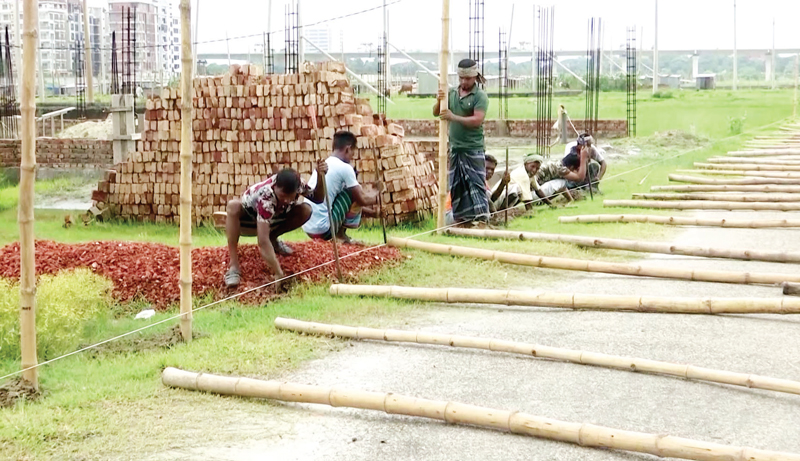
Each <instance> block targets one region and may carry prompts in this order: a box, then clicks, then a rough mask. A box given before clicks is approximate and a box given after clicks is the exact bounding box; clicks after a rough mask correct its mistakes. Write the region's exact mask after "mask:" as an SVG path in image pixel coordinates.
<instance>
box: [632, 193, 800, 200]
mask: <svg viewBox="0 0 800 461" xmlns="http://www.w3.org/2000/svg"><path fill="white" fill-rule="evenodd" d="M631 195H632V196H633V197H634V198H637V199H644V200H711V201H722V202H724V201H728V202H800V194H772V193H751V194H736V193H730V192H729V193H723V194H648V193H644V194H631Z"/></svg>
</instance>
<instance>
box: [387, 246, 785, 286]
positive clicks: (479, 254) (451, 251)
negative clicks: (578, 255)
mask: <svg viewBox="0 0 800 461" xmlns="http://www.w3.org/2000/svg"><path fill="white" fill-rule="evenodd" d="M388 244H389V245H390V246H394V247H398V248H415V249H417V250H423V251H427V252H430V253H436V254H445V255H452V256H464V257H468V258H478V259H485V260H488V261H498V262H501V263H507V264H518V265H521V266H532V267H544V268H549V269H561V270H572V271H586V272H601V273H606V274H619V275H634V276H640V277H660V278H668V279H678V280H693V281H703V282H721V283H740V284H767V285H780V284H781V283H783V282H798V281H800V275H799V274H788V273H786V274H780V273H758V272H734V271H715V270H701V269H697V270H693V269H683V268H675V267H660V266H642V265H636V264H623V263H611V262H606V261H587V260H583V259H570V258H554V257H549V256H538V255H528V254H520V253H509V252H505V251H492V250H484V249H481V248H472V247H461V246H456V245H442V244H439V243H430V242H421V241H419V240H413V239H404V238H396V237H392V238H389V239H388Z"/></svg>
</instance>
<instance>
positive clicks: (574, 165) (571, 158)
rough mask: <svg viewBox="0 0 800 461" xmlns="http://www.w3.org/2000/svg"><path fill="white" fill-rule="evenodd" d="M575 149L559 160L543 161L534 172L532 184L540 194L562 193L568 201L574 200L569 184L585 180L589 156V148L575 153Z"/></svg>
mask: <svg viewBox="0 0 800 461" xmlns="http://www.w3.org/2000/svg"><path fill="white" fill-rule="evenodd" d="M575 150H576V149H573V152H572V153H570V154H569V155H567V156H566V157H564V158H563V159H561V161H555V162H547V163H545V164H544V165H542V167H541V168H540V169H539V171H538V172H537V173H536V180H535V181H534V184H535V187H539V188H540V191H541V192H542V195H544V196H545V197H552V196H555V195H558V194H563V195H564V197H566V199H567V200H568V201H570V202H571V201H573V200H574V197H573V194H571V193H570V190H571V188H570V187H569V186H570V184H581V183H583V182H584V181H585V180H586V168H587V164H588V158H589V149H587V148H585V147H584V148H582V149H581V150H580V151H579V153H576V152H575ZM540 185H541V186H540ZM537 195H538V192H537ZM540 197H541V195H540Z"/></svg>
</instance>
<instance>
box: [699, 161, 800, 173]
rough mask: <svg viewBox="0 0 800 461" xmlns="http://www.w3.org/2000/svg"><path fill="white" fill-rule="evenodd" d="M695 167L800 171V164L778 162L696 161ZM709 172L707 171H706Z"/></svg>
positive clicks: (706, 168) (704, 168) (732, 169)
mask: <svg viewBox="0 0 800 461" xmlns="http://www.w3.org/2000/svg"><path fill="white" fill-rule="evenodd" d="M694 166H695V167H697V168H700V169H703V170H729V171H740V170H741V171H747V170H750V171H795V172H796V171H800V165H789V164H783V165H776V164H755V163H746V164H725V165H718V164H715V163H701V162H695V164H694ZM706 174H707V173H706ZM731 174H738V173H731Z"/></svg>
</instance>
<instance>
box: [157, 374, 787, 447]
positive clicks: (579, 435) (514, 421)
mask: <svg viewBox="0 0 800 461" xmlns="http://www.w3.org/2000/svg"><path fill="white" fill-rule="evenodd" d="M161 381H162V382H163V383H164V385H165V386H170V387H178V388H182V389H189V390H197V391H205V392H213V393H217V394H223V395H238V396H242V397H256V398H265V399H273V400H283V401H287V402H302V403H316V404H320V405H330V406H332V407H349V408H360V409H363V410H375V411H383V412H384V413H387V414H390V415H391V414H396V415H407V416H417V417H420V418H429V419H436V420H439V421H445V422H447V423H450V424H468V425H472V426H480V427H485V428H491V429H497V430H502V431H508V432H512V433H515V434H522V435H529V436H533V437H540V438H544V439H551V440H558V441H561V442H569V443H574V444H578V445H581V446H585V447H600V448H612V449H617V450H627V451H633V452H638V453H650V454H653V455H656V456H662V457H669V458H681V459H694V460H701V461H724V460H739V461H744V460H748V461H778V460H783V461H800V455H797V454H793V453H784V452H776V451H767V450H760V449H757V448H749V447H738V446H731V445H722V444H718V443H712V442H703V441H700V440H692V439H686V438H682V437H674V436H670V435H661V434H647V433H644V432H633V431H626V430H622V429H613V428H610V427H604V426H596V425H594V424H586V423H584V424H581V423H572V422H565V421H559V420H556V419H551V418H545V417H542V416H536V415H532V414H528V413H522V412H518V411H508V410H497V409H493V408H487V407H479V406H475V405H469V404H465V403H459V402H446V401H442V400H428V399H421V398H416V397H410V396H405V395H399V394H393V393H386V392H369V391H362V390H358V389H345V388H338V387H327V386H311V385H305V384H296V383H286V382H279V381H264V380H259V379H251V378H235V377H229V376H218V375H211V374H207V373H193V372H190V371H184V370H179V369H177V368H172V367H168V368H166V369H164V371H163V372H162V373H161Z"/></svg>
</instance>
